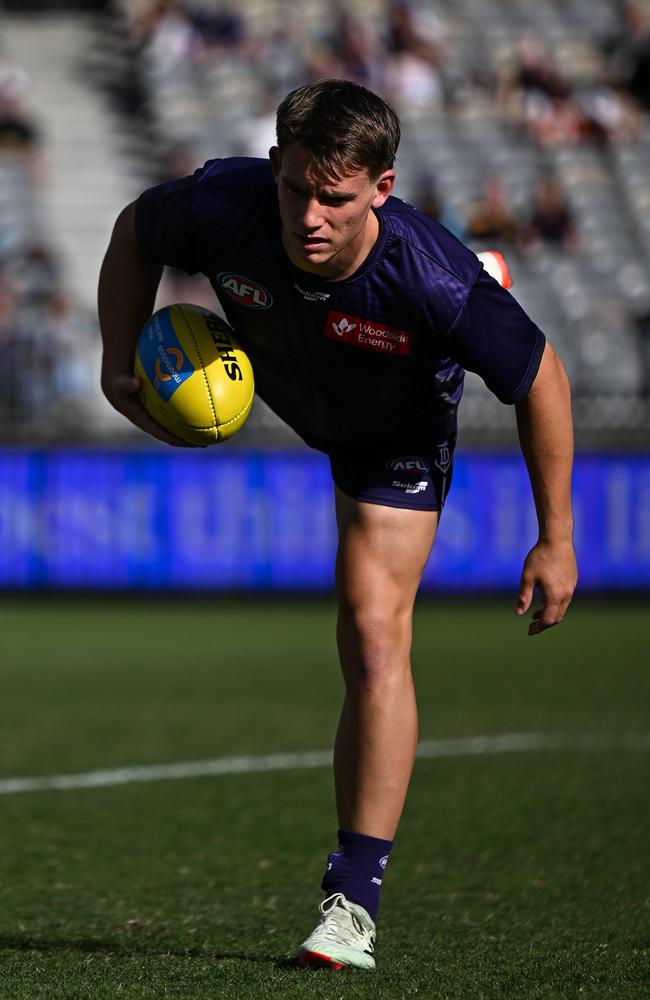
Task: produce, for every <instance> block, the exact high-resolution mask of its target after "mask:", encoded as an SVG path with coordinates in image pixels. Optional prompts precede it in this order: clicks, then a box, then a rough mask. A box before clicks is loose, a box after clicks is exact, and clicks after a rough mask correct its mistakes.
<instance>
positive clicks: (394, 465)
mask: <svg viewBox="0 0 650 1000" xmlns="http://www.w3.org/2000/svg"><path fill="white" fill-rule="evenodd" d="M386 468H387V469H390V470H391V471H392V472H399V473H401V474H402V475H403V476H413V478H414V479H416V478H417V477H418V476H426V474H427V472H428V471H429V468H430V466H429V463H428V462H426V461H425V460H424V459H423V458H418V456H417V455H403V456H402V457H401V458H392V459H391V460H390V462H386Z"/></svg>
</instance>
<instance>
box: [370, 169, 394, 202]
mask: <svg viewBox="0 0 650 1000" xmlns="http://www.w3.org/2000/svg"><path fill="white" fill-rule="evenodd" d="M394 187H395V171H394V170H384V172H383V174H381V175H380V177H379V179H378V180H377V181H375V188H376V192H375V197H374V198H373V201H372V207H373V208H381V206H382V205H383V204H384V202H385V201H386V199H387V198H388V197H389V196H390V194H391V192H392V190H393V188H394Z"/></svg>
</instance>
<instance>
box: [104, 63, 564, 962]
mask: <svg viewBox="0 0 650 1000" xmlns="http://www.w3.org/2000/svg"><path fill="white" fill-rule="evenodd" d="M399 137H400V128H399V122H398V119H397V117H396V115H395V113H394V111H393V110H392V109H391V108H390V106H389V105H387V104H386V103H385V102H384V101H383V100H382V99H380V98H379V97H378V96H376V95H375V94H373V93H371V92H370V91H368V90H366V89H365V88H363V87H361V86H359V85H357V84H355V83H350V82H347V81H341V80H323V81H320V82H317V83H313V84H309V85H307V86H305V87H301V88H299V89H298V90H295V91H293V92H292V93H291V94H289V95H288V96H287V97H286V98H285V99H284V100H283V101H282V103H281V104H280V107H279V108H278V112H277V145H276V146H274V147H273V148H272V149H271V151H270V158H269V160H261V159H246V158H230V159H215V160H210V161H208V162H207V163H206V164H205V165H204V166H203V167H202V168H201V169H199V170H197V171H196V173H194V174H193V175H192V176H190V177H186V178H183V179H181V180H175V181H172V182H169V183H166V184H162V185H160V186H157V187H154V188H150V189H149V190H146V191H144V192H143V194H141V196H140V197H139V198H138V199H137V200H136V201H135V202H134V203H132V204H130V205H128V206H127V207H126V208H125V209H124V210H123V211H122V213H121V214H120V216H119V218H118V219H117V222H116V224H115V228H114V232H113V235H112V239H111V242H110V246H109V249H108V252H107V255H106V258H105V261H104V264H103V267H102V272H101V277H100V287H99V312H100V321H101V328H102V335H103V339H104V362H103V371H102V386H103V389H104V392H105V394H106V396H107V398H108V399H109V401H110V402H111V403H112V404H113V406H115V407H116V408H117V409H118V410H119V411H120V412H121V413H123V414H124V415H125V416H126V417H128V418H129V419H130V420H131V421H133V423H135V424H137V425H138V426H139V427H141V428H142V429H143V430H145V431H148V432H149V433H150V434H152V435H153V436H154V437H157V438H160V439H161V440H163V441H167V442H168V443H170V444H180V442H179V441H177V440H176V439H175V438H174V437H173V436H172V435H171V434H169V433H167V432H166V431H164V430H163V429H162V428H161V427H160V426H159V425H158V424H156V422H155V421H154V420H153V419H152V418H151V417H150V416H149V415H148V414H147V413H146V411H145V410H144V408H143V407H142V405H141V403H140V401H139V399H138V389H139V382H138V380H137V379H136V378H135V377H134V376H133V367H132V366H133V353H134V345H135V342H136V339H137V336H138V332H139V330H140V328H141V327H142V326H143V324H144V323H145V321H146V320H147V318H148V317H149V315H150V314H151V312H152V310H153V308H154V300H155V296H156V291H157V288H158V284H159V281H160V277H161V273H162V268H163V265H172V266H173V267H175V268H179V269H181V270H183V271H186V272H188V273H189V274H193V273H195V272H202V273H203V274H205V275H207V277H208V278H209V280H210V282H211V284H212V287H213V288H214V291H215V292H216V294H217V296H218V298H219V301H220V303H221V305H222V307H223V309H224V312H225V315H226V317H227V319H228V321H229V322H230V323H231V325H232V326H233V327H234V329H235V331H236V335H237V337H238V339H239V341H240V343H241V345H242V346H243V348H244V349H245V350H246V351H247V352H248V353H249V355H250V357H251V359H252V362H253V365H254V370H255V381H256V389H257V392H258V393H259V395H260V396H261V397H262V399H264V400H265V401H266V402H267V403H268V405H269V406H270V407H271V408H272V409H273V410H274V411H275V412H276V413H277V414H278V415H279V416H280V417H281V418H282V419H283V420H285V421H286V422H287V423H288V424H289V425H290V426H291V427H293V428H294V429H295V430H296V431H297V432H298V434H299V435H300V436H301V437H302V438H303V439H304V441H306V442H307V444H308V445H310V446H311V447H313V448H317V449H320V450H321V451H323V452H325V453H326V454H327V455H328V456H329V460H330V463H331V470H332V477H333V481H334V492H335V503H336V517H337V524H338V536H339V544H338V554H337V562H336V591H337V596H338V621H337V641H338V649H339V655H340V662H341V668H342V671H343V677H344V680H345V689H346V693H345V698H344V701H343V706H342V710H341V716H340V721H339V725H338V731H337V736H336V743H335V751H334V774H335V788H336V805H337V811H338V827H339V829H338V846H337V849H336V850H334V851H333V852H332V853H331V854H330V855H329V857H328V859H327V865H326V871H325V875H324V877H323V882H322V888H323V890H324V891H325V893H326V899H325V900H324V902H322V903H321V907H320V908H321V914H320V919H319V922H318V925H317V926H316V928H315V930H314V931H313V933H312V934H311V935H310V936H309V937H308V938H307V939H306V940H305V941H304V942H303V943H302V945H301V946H300V948H299V949H298V953H297V958H298V961H299V963H300V964H301V965H309V964H323V965H328V966H331V967H335V968H340V967H342V966H355V967H360V968H374V965H375V959H374V939H375V918H376V915H377V911H378V908H379V894H380V887H381V883H382V879H383V876H384V870H385V868H386V865H387V863H388V858H389V855H390V851H391V847H392V845H393V840H394V837H395V832H396V830H397V826H398V823H399V819H400V815H401V812H402V808H403V805H404V800H405V796H406V792H407V787H408V783H409V779H410V776H411V771H412V767H413V761H414V755H415V749H416V743H417V709H416V700H415V692H414V688H413V680H412V675H411V663H410V650H411V623H412V611H413V602H414V599H415V595H416V592H417V589H418V586H419V583H420V577H421V575H422V571H423V569H424V566H425V564H426V562H427V559H428V557H429V553H430V551H431V547H432V545H433V542H434V539H435V536H436V531H437V528H438V523H439V520H440V515H441V511H442V509H443V506H444V503H445V499H446V496H447V493H448V491H449V487H450V484H451V479H452V469H453V455H454V445H455V441H456V413H457V408H458V404H459V401H460V398H461V393H462V388H463V375H464V371H465V370H470V371H473V372H477V373H478V374H479V375H480V376H481V377H482V378H483V379H484V381H485V383H486V384H487V386H488V387H489V388H490V389H491V391H492V392H493V393H495V395H496V396H497V397H498V398H499V399H500V400H501V401H502V402H503V403H504V404H510V405H514V407H515V411H516V417H517V422H518V429H519V436H520V441H521V447H522V451H523V455H524V458H525V460H526V463H527V467H528V470H529V473H530V479H531V484H532V492H533V495H534V500H535V506H536V510H537V516H538V521H539V537H538V541H537V543H536V544H535V545H534V547H533V548H532V549H531V551H530V552H529V553H528V554H527V555H526V557H525V560H524V566H523V572H522V576H521V582H520V587H519V592H518V596H517V601H516V613H517V614H518V615H520V616H521V615H524V614H526V612H528V610H529V608H530V606H531V602H532V599H533V591H534V589H535V587H538V588H539V591H540V593H541V598H542V603H541V607H540V608H539V609H538V610H536V611H535V612H534V614H533V618H532V621H531V623H530V624H529V627H528V633H529V635H531V636H536V635H539V634H540V633H541V632H543V631H545V630H546V629H549V628H551V627H552V626H555V625H557V624H558V623H559V622H561V621H562V619H563V617H564V614H565V612H566V610H567V607H568V605H569V602H570V600H571V597H572V594H573V590H574V587H575V584H576V576H577V574H576V561H575V555H574V549H573V544H572V514H571V465H572V450H573V448H572V421H571V408H570V398H569V385H568V381H567V377H566V374H565V371H564V368H563V366H562V363H561V361H560V359H559V358H558V356H557V355H556V353H555V351H554V350H553V348H552V347H551V345H550V343H548V342H547V340H546V339H545V337H544V334H543V333H542V332H541V330H539V329H538V327H537V326H536V325H535V323H534V322H533V321H532V320H531V319H530V318H529V317H528V316H527V315H526V314H525V312H524V311H523V310H522V309H521V307H520V306H519V305H518V304H517V302H516V301H515V299H514V298H513V297H512V296H511V295H510V294H509V292H507V291H506V290H505V289H504V288H503V287H501V285H500V284H499V283H498V282H497V281H495V280H494V278H492V277H491V276H490V275H489V274H488V273H487V271H486V269H485V268H484V267H483V266H482V264H481V262H480V261H479V260H478V259H477V257H476V255H475V254H474V253H473V252H472V251H471V250H469V249H468V248H466V247H465V246H463V245H462V244H461V243H460V242H459V241H458V240H457V239H456V238H455V237H454V236H452V235H451V234H450V233H449V232H448V231H447V230H446V229H444V228H443V227H442V226H441V225H439V224H438V223H436V222H434V221H432V220H431V219H429V218H428V217H426V216H425V215H424V214H422V213H421V212H419V211H417V210H416V209H415V208H413V207H411V206H410V205H408V204H406V203H405V202H403V201H401V200H399V199H397V198H394V197H392V191H393V186H394V184H395V167H394V162H395V155H396V151H397V146H398V142H399Z"/></svg>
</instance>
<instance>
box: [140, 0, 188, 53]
mask: <svg viewBox="0 0 650 1000" xmlns="http://www.w3.org/2000/svg"><path fill="white" fill-rule="evenodd" d="M132 25H133V33H134V35H135V37H136V40H137V41H139V43H140V45H141V46H142V48H143V50H145V51H146V52H147V53H148V54H149V55H150V56H151V57H153V59H154V61H155V62H160V63H161V64H167V63H168V64H171V65H184V64H186V63H188V62H190V63H191V62H194V61H195V60H196V58H197V56H198V53H199V52H200V49H201V47H202V40H201V35H200V32H199V30H198V29H197V28H196V26H195V25H194V24H193V23H192V18H191V17H190V14H189V11H188V9H187V7H186V5H185V4H184V3H183V2H182V0H155V2H154V3H152V4H151V6H150V7H148V8H146V9H145V10H144V11H143V12H142V13H139V14H138V15H137V16H136V17H134V19H133V22H132Z"/></svg>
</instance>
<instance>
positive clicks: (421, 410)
mask: <svg viewBox="0 0 650 1000" xmlns="http://www.w3.org/2000/svg"><path fill="white" fill-rule="evenodd" d="M377 216H378V219H379V223H380V231H379V237H378V239H377V242H376V244H375V246H374V247H373V249H372V251H371V253H370V255H369V256H368V257H367V258H366V260H365V261H364V262H363V264H362V265H361V267H360V268H359V269H358V270H357V271H355V273H354V274H352V275H351V276H350V277H348V278H346V279H344V280H342V281H327V280H325V279H323V278H320V277H317V276H316V275H314V274H310V273H308V272H307V271H303V270H301V269H300V268H297V267H295V266H294V265H293V264H292V263H291V261H290V260H289V258H288V256H287V254H286V253H285V251H284V249H283V247H282V242H281V221H280V215H279V211H278V203H277V195H276V189H275V182H274V180H273V176H272V173H271V168H270V164H269V162H268V161H265V160H257V159H248V158H231V159H225V160H210V161H208V163H206V164H205V166H204V167H203V168H202V169H200V170H198V171H197V172H196V173H195V174H194V175H193V176H191V177H186V178H183V179H182V180H178V181H172V182H170V183H167V184H162V185H159V186H158V187H154V188H150V189H149V190H148V191H145V192H144V193H143V194H142V195H141V196H140V198H139V199H138V202H137V205H136V233H137V238H138V242H139V244H140V246H141V248H142V251H143V253H145V254H146V255H147V256H148V257H150V258H152V259H153V260H155V261H158V262H159V263H161V264H167V265H170V266H172V267H175V268H179V269H180V270H183V271H187V272H188V273H190V274H193V273H195V272H198V271H201V272H203V273H204V274H205V275H206V276H207V277H208V278H209V280H210V282H211V284H212V287H213V288H214V290H215V292H216V294H217V296H218V298H219V301H220V303H221V305H222V307H223V309H224V312H225V314H226V317H227V319H228V321H229V322H230V323H231V324H232V326H233V327H234V329H235V330H236V333H237V336H238V339H239V341H240V342H241V344H242V346H243V347H244V349H245V350H246V351H247V352H248V353H249V354H250V357H251V360H252V362H253V367H254V370H255V384H256V391H257V392H258V393H259V395H260V396H261V397H262V399H264V400H265V402H266V403H268V405H269V406H270V407H271V408H272V409H273V410H274V411H275V412H276V413H277V414H278V415H279V416H280V417H281V418H282V419H283V420H285V421H286V423H288V424H289V425H290V426H291V427H293V428H294V429H295V430H296V431H297V432H298V433H299V434H300V435H301V436H302V437H303V438H304V439H305V440H306V441H307V442H308V443H309V444H311V445H313V446H315V447H317V448H322V449H323V450H325V451H332V450H334V449H339V450H340V449H341V448H342V447H343V448H355V447H358V446H359V445H364V446H366V447H377V446H379V445H384V444H385V443H386V442H387V441H389V442H392V441H394V442H396V443H397V442H399V441H400V438H401V437H402V435H403V433H404V432H405V430H406V429H408V428H410V433H411V436H412V434H413V428H414V427H415V428H419V429H420V431H421V434H422V438H423V440H425V439H428V440H431V436H432V435H435V436H437V437H440V436H445V435H453V434H454V432H455V425H456V409H457V406H458V402H459V400H460V396H461V393H462V388H463V375H464V369H467V370H469V371H473V372H477V373H478V374H479V375H480V376H481V377H482V378H483V379H484V381H485V382H486V384H487V385H488V387H489V388H490V389H491V390H492V392H494V393H495V394H496V395H497V396H498V398H499V399H500V400H501V401H502V402H504V403H514V402H517V400H519V399H521V398H522V397H523V396H524V395H525V394H526V393H527V392H528V390H529V388H530V386H531V384H532V382H533V379H534V377H535V375H536V373H537V369H538V367H539V363H540V360H541V356H542V351H543V349H544V342H545V341H544V335H543V334H542V332H541V331H540V330H539V329H538V327H536V326H535V324H534V323H533V322H532V321H531V320H530V319H529V318H528V316H527V315H526V313H525V312H524V311H523V309H521V307H520V306H519V305H518V304H517V302H516V301H515V300H514V299H513V298H512V296H511V295H510V294H509V293H508V292H507V291H505V290H504V289H503V288H501V287H500V286H499V285H498V284H497V282H496V281H494V279H492V278H491V277H490V276H489V275H488V274H487V273H486V272H485V271H484V270H483V267H482V265H481V264H480V262H479V261H478V259H477V257H476V255H475V254H474V253H473V252H472V251H471V250H469V249H468V248H467V247H465V246H463V244H462V243H460V242H459V241H458V240H457V239H456V238H455V237H454V236H452V235H451V233H449V232H448V231H447V230H446V229H445V228H444V227H443V226H441V225H439V224H438V223H436V222H433V221H432V220H431V219H429V218H428V217H427V216H425V215H424V214H423V213H422V212H419V211H418V210H417V209H415V208H413V207H412V206H410V205H408V204H406V203H405V202H403V201H400V200H399V199H398V198H389V199H388V201H387V202H386V204H385V205H384V206H383V207H382V208H380V209H378V210H377Z"/></svg>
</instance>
